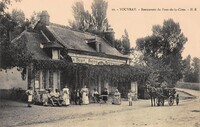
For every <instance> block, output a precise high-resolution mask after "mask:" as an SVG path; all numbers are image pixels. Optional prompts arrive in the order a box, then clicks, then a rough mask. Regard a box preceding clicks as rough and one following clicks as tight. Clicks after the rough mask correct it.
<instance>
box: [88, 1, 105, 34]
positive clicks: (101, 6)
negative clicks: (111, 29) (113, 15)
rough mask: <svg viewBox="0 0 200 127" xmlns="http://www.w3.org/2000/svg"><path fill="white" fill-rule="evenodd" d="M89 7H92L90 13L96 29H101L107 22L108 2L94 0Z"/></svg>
mask: <svg viewBox="0 0 200 127" xmlns="http://www.w3.org/2000/svg"><path fill="white" fill-rule="evenodd" d="M91 9H92V15H93V17H94V19H95V22H96V26H97V31H103V30H104V29H105V27H106V26H107V24H108V20H107V9H108V2H106V1H104V0H94V1H93V3H92V6H91Z"/></svg>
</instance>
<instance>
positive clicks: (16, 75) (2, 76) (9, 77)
mask: <svg viewBox="0 0 200 127" xmlns="http://www.w3.org/2000/svg"><path fill="white" fill-rule="evenodd" d="M13 87H15V88H22V89H24V90H26V89H27V82H26V80H22V78H21V71H18V70H17V68H13V69H8V70H2V71H0V89H12V88H13Z"/></svg>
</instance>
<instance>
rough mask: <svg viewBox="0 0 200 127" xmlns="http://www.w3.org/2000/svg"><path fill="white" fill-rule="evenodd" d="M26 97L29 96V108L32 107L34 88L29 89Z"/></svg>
mask: <svg viewBox="0 0 200 127" xmlns="http://www.w3.org/2000/svg"><path fill="white" fill-rule="evenodd" d="M26 95H27V96H28V107H32V106H31V103H32V100H33V88H32V87H29V88H28V90H26Z"/></svg>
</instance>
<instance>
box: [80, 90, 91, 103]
mask: <svg viewBox="0 0 200 127" xmlns="http://www.w3.org/2000/svg"><path fill="white" fill-rule="evenodd" d="M81 93H82V102H83V104H85V105H87V104H89V98H88V93H89V91H88V88H82V89H81Z"/></svg>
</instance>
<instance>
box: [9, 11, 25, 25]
mask: <svg viewBox="0 0 200 127" xmlns="http://www.w3.org/2000/svg"><path fill="white" fill-rule="evenodd" d="M11 18H12V19H13V20H14V21H16V22H17V24H18V25H20V26H22V25H23V24H24V23H25V14H24V12H23V11H22V10H17V9H13V10H12V13H11Z"/></svg>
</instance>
